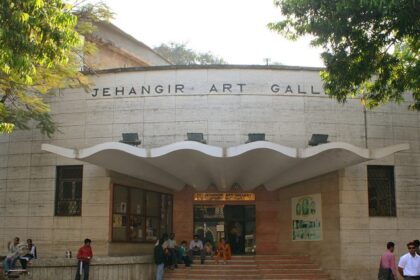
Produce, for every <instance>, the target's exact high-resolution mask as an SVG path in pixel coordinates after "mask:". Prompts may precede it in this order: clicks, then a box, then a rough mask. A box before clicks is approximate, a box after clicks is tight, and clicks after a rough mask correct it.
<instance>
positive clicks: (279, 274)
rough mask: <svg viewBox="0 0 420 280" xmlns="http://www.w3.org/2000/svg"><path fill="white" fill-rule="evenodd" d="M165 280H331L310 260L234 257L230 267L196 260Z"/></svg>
mask: <svg viewBox="0 0 420 280" xmlns="http://www.w3.org/2000/svg"><path fill="white" fill-rule="evenodd" d="M164 279H165V280H184V279H185V280H187V279H188V280H205V279H214V280H219V279H220V280H221V279H232V280H233V279H235V280H242V279H243V280H245V279H253V280H256V279H271V280H278V279H281V280H305V279H311V280H329V279H330V278H329V277H328V275H327V274H326V273H325V272H323V271H322V270H321V269H320V268H319V266H317V265H316V264H314V263H313V262H311V260H310V258H309V256H291V255H256V256H233V257H232V259H231V260H229V261H228V263H227V264H223V262H219V264H216V262H215V261H214V260H208V258H207V259H206V262H205V264H200V260H198V259H194V263H193V264H192V267H190V268H188V267H185V266H184V265H183V264H180V265H178V268H177V269H175V270H166V271H165V274H164Z"/></svg>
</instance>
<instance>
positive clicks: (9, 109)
mask: <svg viewBox="0 0 420 280" xmlns="http://www.w3.org/2000/svg"><path fill="white" fill-rule="evenodd" d="M82 2H83V1H82ZM82 2H79V3H76V5H75V6H71V5H69V4H68V3H64V2H63V1H61V0H19V1H13V0H4V1H0V133H4V132H8V133H10V132H11V131H12V130H13V127H18V128H21V129H29V127H31V126H32V125H34V126H36V127H37V128H39V129H40V131H41V132H42V133H43V134H46V135H48V136H49V137H50V136H51V135H52V134H53V133H54V132H55V131H56V130H57V124H56V123H55V122H54V121H53V119H52V117H51V115H50V114H49V106H48V105H47V104H46V103H45V102H44V97H45V95H47V94H52V91H53V90H54V89H60V88H65V87H80V86H82V87H85V88H87V87H88V85H89V82H88V80H87V78H86V77H85V76H84V75H83V74H82V73H81V72H80V71H79V70H80V66H81V65H82V64H83V60H82V59H81V57H82V56H81V55H80V54H81V53H83V52H88V53H89V52H91V51H92V50H93V48H92V46H91V45H89V44H82V40H81V38H83V37H81V35H82V36H83V35H88V34H89V33H90V32H91V31H92V28H91V26H92V21H94V20H99V19H103V18H106V17H108V16H110V15H111V14H110V12H109V10H107V7H106V5H104V4H103V3H99V4H96V5H82ZM77 19H79V24H77Z"/></svg>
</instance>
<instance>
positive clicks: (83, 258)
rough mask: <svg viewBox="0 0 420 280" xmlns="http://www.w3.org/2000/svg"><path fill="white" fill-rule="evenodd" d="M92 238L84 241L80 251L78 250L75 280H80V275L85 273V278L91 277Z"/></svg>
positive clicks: (86, 279) (84, 279) (85, 279)
mask: <svg viewBox="0 0 420 280" xmlns="http://www.w3.org/2000/svg"><path fill="white" fill-rule="evenodd" d="M91 243H92V240H90V239H89V238H86V239H85V241H84V245H83V246H82V247H80V249H79V251H78V252H77V260H78V262H77V272H76V278H75V280H80V277H81V276H82V274H83V280H88V279H89V264H90V260H91V259H92V257H93V253H92V247H91V246H90V244H91Z"/></svg>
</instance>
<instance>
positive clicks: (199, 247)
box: [188, 234, 206, 264]
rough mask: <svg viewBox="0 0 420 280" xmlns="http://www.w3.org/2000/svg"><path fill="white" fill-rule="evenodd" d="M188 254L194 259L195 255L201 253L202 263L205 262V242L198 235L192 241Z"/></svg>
mask: <svg viewBox="0 0 420 280" xmlns="http://www.w3.org/2000/svg"><path fill="white" fill-rule="evenodd" d="M188 253H189V254H188V255H189V256H190V259H191V260H192V256H193V255H200V260H201V264H204V259H205V257H206V253H205V251H204V246H203V242H202V241H201V240H200V239H198V235H197V234H196V235H194V239H193V240H191V242H190V250H189V251H188Z"/></svg>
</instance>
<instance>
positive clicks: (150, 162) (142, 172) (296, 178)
mask: <svg viewBox="0 0 420 280" xmlns="http://www.w3.org/2000/svg"><path fill="white" fill-rule="evenodd" d="M407 149H409V145H408V144H399V145H393V146H388V147H384V148H379V149H363V148H359V147H355V146H353V145H351V144H348V143H341V142H333V143H327V144H323V145H319V146H315V147H309V148H304V149H299V148H291V147H286V146H282V145H279V144H275V143H271V142H266V141H258V142H252V143H248V144H244V145H239V146H236V147H230V148H226V149H223V148H220V147H215V146H210V145H205V144H201V143H198V142H193V141H184V142H177V143H173V144H170V145H167V146H163V147H159V148H152V149H143V148H138V147H134V146H130V145H127V144H123V143H118V142H109V143H103V144H99V145H95V146H92V147H89V148H85V149H79V150H77V149H67V148H63V147H58V146H54V145H50V144H43V145H42V150H44V151H48V152H52V153H55V154H57V155H61V156H64V157H67V158H73V159H78V160H81V161H84V162H89V163H92V164H95V165H98V166H101V167H103V168H106V169H109V170H113V171H116V172H119V173H122V174H126V175H129V176H132V177H135V178H139V179H142V180H146V181H149V182H152V183H156V184H159V185H162V186H165V187H167V188H169V189H173V190H180V189H182V188H183V187H184V186H185V185H190V186H192V187H194V188H195V189H197V190H199V191H203V190H205V189H207V188H208V187H209V186H216V187H217V188H218V189H219V190H229V189H230V188H231V187H232V186H233V185H234V184H239V185H240V186H241V188H242V189H243V190H246V191H247V190H253V189H254V188H256V187H258V186H261V185H264V186H265V187H266V188H267V189H268V190H275V189H278V188H281V187H285V186H288V185H290V184H293V183H297V182H300V181H303V180H306V179H310V178H313V177H316V176H319V175H322V174H326V173H328V172H332V171H335V170H339V169H342V168H345V167H347V166H351V165H354V164H358V163H361V162H365V161H369V160H373V159H379V158H382V157H385V156H388V155H391V154H393V153H396V152H399V151H403V150H407Z"/></svg>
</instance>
